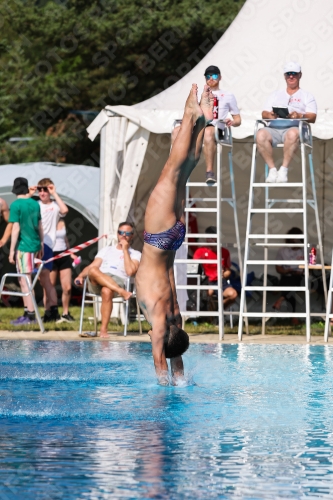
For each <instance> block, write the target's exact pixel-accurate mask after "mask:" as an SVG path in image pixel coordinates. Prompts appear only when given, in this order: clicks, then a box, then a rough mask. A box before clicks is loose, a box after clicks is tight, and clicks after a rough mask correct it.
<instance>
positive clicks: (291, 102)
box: [263, 89, 317, 114]
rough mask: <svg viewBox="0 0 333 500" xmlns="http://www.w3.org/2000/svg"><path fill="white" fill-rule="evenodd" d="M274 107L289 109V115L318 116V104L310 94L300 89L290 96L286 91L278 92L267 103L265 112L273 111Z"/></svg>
mask: <svg viewBox="0 0 333 500" xmlns="http://www.w3.org/2000/svg"><path fill="white" fill-rule="evenodd" d="M273 106H277V107H278V106H280V107H284V108H285V107H288V110H289V113H292V112H293V111H296V113H302V114H304V113H315V114H317V103H316V101H315V98H314V97H313V95H312V94H310V92H306V91H305V90H303V89H299V90H298V91H297V92H295V94H292V95H289V94H288V92H287V91H286V89H284V90H276V91H275V92H273V93H272V94H271V95H270V96H269V97H268V99H267V100H266V102H265V105H264V108H263V111H272V109H273Z"/></svg>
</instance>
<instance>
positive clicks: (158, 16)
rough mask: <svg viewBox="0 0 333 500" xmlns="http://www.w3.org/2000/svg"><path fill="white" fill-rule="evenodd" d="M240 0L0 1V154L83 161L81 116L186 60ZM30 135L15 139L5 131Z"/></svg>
mask: <svg viewBox="0 0 333 500" xmlns="http://www.w3.org/2000/svg"><path fill="white" fill-rule="evenodd" d="M243 3H244V0H239V1H234V0H220V1H219V2H203V1H202V0H200V1H199V0H178V1H177V2H176V1H174V0H146V1H143V0H133V1H132V2H128V1H125V0H90V1H88V0H40V1H36V0H10V1H9V2H7V4H3V5H2V7H1V17H0V27H1V35H2V36H1V40H0V77H1V87H0V112H1V115H0V145H1V151H2V156H1V163H2V164H3V163H8V162H20V161H39V160H43V159H47V160H49V161H59V159H61V160H62V161H67V162H71V163H83V162H87V163H90V164H94V163H96V160H97V159H98V151H97V148H98V145H97V144H96V143H94V144H90V143H89V142H88V141H87V139H86V133H85V127H86V126H87V124H88V123H89V116H87V115H84V114H73V111H75V110H96V111H99V110H100V109H101V108H102V107H104V106H105V105H107V104H113V105H114V104H126V105H131V104H134V103H137V102H140V101H142V100H144V99H147V98H149V97H150V96H151V95H153V94H155V93H157V92H159V91H161V90H163V89H165V88H167V87H169V86H170V85H172V84H173V83H175V81H177V80H178V79H180V78H182V76H184V74H186V73H187V72H188V71H189V70H190V69H192V68H193V67H194V66H195V65H196V64H197V63H198V61H199V60H200V59H202V57H204V55H205V54H206V53H207V52H208V51H209V49H210V48H211V47H212V46H213V45H214V43H215V42H216V41H217V40H218V38H219V37H220V36H221V35H222V34H223V32H224V31H225V29H226V28H227V27H228V26H229V24H230V23H231V21H232V20H233V18H234V17H235V15H236V14H237V13H238V11H239V9H240V8H241V7H242V5H243ZM13 136H18V137H27V136H28V137H33V138H34V139H35V140H34V141H29V142H28V143H25V146H24V147H22V144H21V145H20V144H19V145H13V144H11V143H8V138H10V137H13Z"/></svg>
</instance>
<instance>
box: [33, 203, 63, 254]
mask: <svg viewBox="0 0 333 500" xmlns="http://www.w3.org/2000/svg"><path fill="white" fill-rule="evenodd" d="M38 203H39V206H40V213H41V216H42V226H43V232H44V243H45V245H47V246H49V247H50V248H51V249H53V247H54V245H55V242H56V232H57V224H58V220H59V219H60V217H61V216H60V208H59V205H58V204H57V203H56V202H55V201H51V203H42V202H41V201H39V202H38Z"/></svg>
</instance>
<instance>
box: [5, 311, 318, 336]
mask: <svg viewBox="0 0 333 500" xmlns="http://www.w3.org/2000/svg"><path fill="white" fill-rule="evenodd" d="M60 311H61V309H60ZM80 311H81V308H80V307H71V308H70V312H71V314H72V316H73V317H74V318H75V322H74V323H55V322H52V323H46V324H45V330H46V331H78V329H79V318H80ZM22 312H23V310H22V308H15V307H0V330H10V331H34V330H35V331H38V330H39V328H38V324H37V325H31V326H30V325H28V326H13V325H11V324H10V321H12V320H14V319H16V318H17V317H18V316H21V315H22ZM40 313H41V315H43V313H44V311H43V309H42V308H40ZM92 316H93V312H92V307H89V306H86V308H85V321H84V322H83V330H91V329H93V327H94V323H93V320H92V319H91V320H90V321H89V319H88V318H89V317H92ZM270 321H273V320H270ZM142 329H143V331H144V332H148V330H149V329H150V326H149V324H148V323H147V322H146V321H144V322H143V323H142ZM185 329H186V331H187V332H188V333H191V334H202V333H218V327H217V326H215V325H212V324H210V323H199V324H197V325H194V324H193V323H192V322H191V321H188V322H187V323H186V328H185ZM237 330H238V327H237V325H236V326H234V328H232V329H231V328H230V327H229V324H228V323H227V324H226V326H225V333H226V334H228V333H237ZM122 331H123V326H122V325H119V324H117V323H114V322H110V323H109V332H122ZM128 331H129V332H138V331H139V325H138V322H137V321H136V322H133V323H130V324H129V326H128ZM249 331H250V334H251V335H258V334H260V333H261V323H260V324H259V323H258V324H252V325H250V327H249ZM266 333H267V334H269V335H305V325H304V324H303V323H301V324H300V325H299V326H291V325H289V324H288V323H287V321H286V322H283V321H282V320H281V321H280V322H276V323H275V324H270V323H268V324H267V326H266ZM323 334H324V323H323V322H319V323H313V324H312V326H311V335H323Z"/></svg>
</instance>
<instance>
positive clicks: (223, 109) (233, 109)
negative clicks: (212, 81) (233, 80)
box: [198, 89, 240, 125]
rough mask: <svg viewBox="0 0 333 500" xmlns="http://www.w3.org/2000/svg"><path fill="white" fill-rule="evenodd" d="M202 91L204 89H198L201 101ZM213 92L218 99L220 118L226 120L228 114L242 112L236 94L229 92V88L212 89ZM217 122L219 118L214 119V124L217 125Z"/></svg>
mask: <svg viewBox="0 0 333 500" xmlns="http://www.w3.org/2000/svg"><path fill="white" fill-rule="evenodd" d="M202 92H203V89H202V90H200V91H198V99H199V101H200V97H201V94H202ZM212 93H213V95H214V96H216V97H217V99H218V110H219V112H218V119H219V120H225V119H226V118H227V116H228V113H230V114H231V115H232V116H234V115H239V114H240V111H239V108H238V106H237V101H236V97H235V96H234V94H232V93H231V92H228V91H227V90H222V89H218V90H212ZM216 122H217V120H213V122H212V124H213V125H215V124H216Z"/></svg>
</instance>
